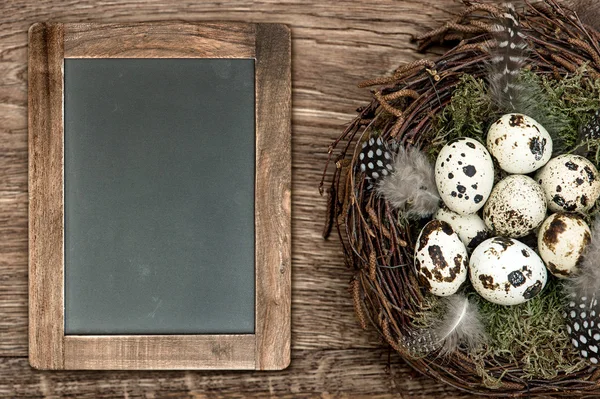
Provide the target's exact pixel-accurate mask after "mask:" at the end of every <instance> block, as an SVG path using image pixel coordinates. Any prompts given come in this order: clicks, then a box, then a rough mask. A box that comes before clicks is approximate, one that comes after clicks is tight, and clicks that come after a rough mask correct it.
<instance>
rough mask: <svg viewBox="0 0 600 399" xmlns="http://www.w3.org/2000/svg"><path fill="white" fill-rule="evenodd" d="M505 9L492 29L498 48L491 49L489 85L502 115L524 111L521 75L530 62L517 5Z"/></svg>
mask: <svg viewBox="0 0 600 399" xmlns="http://www.w3.org/2000/svg"><path fill="white" fill-rule="evenodd" d="M505 7H506V12H505V13H504V14H503V15H502V17H501V18H499V19H498V21H497V23H495V24H494V25H493V29H492V33H493V38H494V41H495V46H494V47H493V48H491V49H490V56H491V61H490V63H489V65H488V80H489V82H488V83H489V85H490V94H491V97H492V100H493V101H494V103H495V104H496V106H497V107H498V108H499V109H500V110H501V111H502V112H504V113H509V112H521V111H520V110H519V109H518V108H519V103H518V102H519V99H520V98H521V97H522V96H523V86H522V85H521V84H520V83H519V74H520V72H521V69H522V68H523V67H524V66H525V63H526V62H527V49H528V48H527V42H526V41H525V39H524V38H525V36H524V35H523V33H522V32H521V27H520V25H519V21H518V18H517V13H516V11H515V8H514V6H513V5H512V4H505Z"/></svg>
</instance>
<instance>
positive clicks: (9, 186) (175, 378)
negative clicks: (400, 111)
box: [0, 0, 469, 398]
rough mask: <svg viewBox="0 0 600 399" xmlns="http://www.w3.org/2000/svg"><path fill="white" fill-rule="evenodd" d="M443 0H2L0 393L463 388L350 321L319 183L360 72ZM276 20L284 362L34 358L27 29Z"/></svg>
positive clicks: (398, 59)
mask: <svg viewBox="0 0 600 399" xmlns="http://www.w3.org/2000/svg"><path fill="white" fill-rule="evenodd" d="M457 7H458V6H457V5H456V4H455V3H453V2H452V1H451V0H398V1H391V0H371V1H360V0H358V1H335V2H334V1H322V0H308V1H299V0H291V1H275V0H273V1H269V0H262V1H249V0H248V1H245V0H239V1H206V2H201V1H167V0H122V1H113V0H106V1H98V2H94V1H91V0H70V1H40V0H31V1H26V0H0V397H2V398H4V397H59V396H66V397H77V398H83V397H86V398H88V397H89V398H100V397H128V398H133V397H148V398H163V397H198V398H204V397H226V396H227V397H265V396H281V397H290V398H292V397H293V398H301V397H315V396H321V397H326V398H329V397H357V396H371V395H372V396H377V397H398V398H431V397H439V398H464V397H469V395H466V394H463V393H460V392H458V391H456V390H453V389H451V388H448V387H446V386H444V385H442V384H440V383H436V382H434V381H433V380H430V379H428V378H426V377H422V376H420V375H417V374H415V373H414V372H412V371H411V369H410V368H409V367H407V365H406V364H405V363H403V362H402V361H401V360H400V359H399V357H398V356H396V355H395V354H394V353H391V352H390V351H389V349H388V348H387V347H386V345H383V344H382V343H381V341H380V340H379V338H378V337H377V336H376V335H375V334H374V333H373V332H365V331H362V330H360V329H359V327H358V325H357V322H356V320H355V318H354V314H353V309H352V304H351V303H352V302H351V300H350V295H349V293H348V290H347V282H348V281H349V278H350V273H349V271H348V270H347V269H346V268H345V266H344V265H343V262H342V259H341V250H340V248H339V245H338V242H337V239H334V238H332V239H331V240H330V241H324V240H323V239H322V238H321V230H322V225H323V219H324V209H325V199H324V198H321V197H320V196H319V194H318V190H317V186H318V181H319V178H320V173H321V170H322V167H323V165H324V162H325V159H326V153H327V147H328V145H329V144H330V142H331V141H332V140H333V139H334V138H335V137H336V136H337V135H338V134H339V133H340V131H341V130H342V129H343V127H344V124H346V123H348V122H349V121H350V120H351V119H352V118H353V116H354V110H355V109H356V108H357V107H358V106H360V105H363V104H365V103H366V102H368V101H369V95H370V94H369V91H368V90H365V89H358V88H357V87H356V84H357V82H359V81H361V80H363V79H365V78H370V77H376V76H379V75H383V74H386V73H389V72H390V71H392V70H393V69H394V68H395V67H397V66H398V65H400V64H402V63H404V62H407V61H412V60H415V59H418V58H421V57H422V55H421V54H418V53H417V52H415V50H414V49H415V45H414V44H411V42H410V38H411V35H413V34H416V33H419V32H423V31H425V30H427V29H428V28H430V27H435V26H439V24H440V23H441V21H442V20H444V18H446V17H447V16H448V10H449V9H450V10H453V11H454V12H455V11H456V10H457ZM155 20H188V21H201V20H233V21H247V22H280V23H285V24H288V25H289V26H290V27H291V28H292V37H293V50H292V51H293V66H292V68H293V296H292V303H293V310H292V313H293V316H292V317H293V323H292V331H293V333H292V364H291V366H290V367H289V368H288V369H287V370H285V371H283V372H193V371H176V372H119V371H115V372H68V371H67V372H40V371H36V370H33V369H31V368H30V367H29V364H28V360H27V29H28V28H29V26H30V25H31V24H33V23H34V22H38V21H57V22H79V21H97V22H116V21H121V22H123V21H155Z"/></svg>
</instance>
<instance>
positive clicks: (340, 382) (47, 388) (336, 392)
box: [0, 349, 469, 399]
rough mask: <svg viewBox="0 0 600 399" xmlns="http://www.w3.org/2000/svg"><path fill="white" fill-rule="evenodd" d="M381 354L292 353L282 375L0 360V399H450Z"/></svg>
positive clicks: (449, 392) (443, 389) (383, 351)
mask: <svg viewBox="0 0 600 399" xmlns="http://www.w3.org/2000/svg"><path fill="white" fill-rule="evenodd" d="M388 355H389V352H388V351H387V350H386V349H372V350H369V351H366V350H354V349H347V350H306V351H304V350H303V351H294V352H293V354H292V362H291V364H290V367H289V368H288V369H286V370H285V371H284V372H279V371H253V372H215V371H208V372H198V371H145V372H128V371H77V372H73V371H70V372H69V371H53V372H49V371H43V372H40V371H36V370H31V369H30V368H29V367H28V365H27V360H26V359H23V358H2V359H0V397H3V398H4V397H9V398H13V397H23V398H25V397H26V398H58V397H66V398H77V399H101V398H157V399H158V398H173V399H174V398H190V399H191V398H194V399H207V398H236V399H246V398H285V399H303V398H319V397H320V398H324V399H329V398H389V397H394V396H395V397H397V398H415V399H431V398H452V399H464V398H467V397H469V396H468V395H465V394H455V393H454V392H455V391H453V390H452V389H450V388H447V387H444V386H440V385H436V384H432V383H431V380H429V379H427V378H425V377H420V376H417V375H415V374H414V373H412V372H411V370H410V369H409V368H407V366H405V365H403V364H402V363H401V362H399V360H398V358H397V357H396V356H393V357H392V361H391V362H388Z"/></svg>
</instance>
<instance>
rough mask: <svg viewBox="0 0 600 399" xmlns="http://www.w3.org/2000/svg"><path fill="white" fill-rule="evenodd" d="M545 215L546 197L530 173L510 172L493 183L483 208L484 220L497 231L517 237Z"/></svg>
mask: <svg viewBox="0 0 600 399" xmlns="http://www.w3.org/2000/svg"><path fill="white" fill-rule="evenodd" d="M545 217H546V197H545V196H544V192H543V190H542V188H541V187H540V186H539V184H537V183H536V182H535V181H534V180H533V179H532V178H531V177H528V176H524V175H511V176H508V177H506V178H504V179H503V180H501V181H500V182H498V184H496V186H495V187H494V190H493V191H492V193H491V195H490V198H489V199H488V201H487V202H486V204H485V207H484V208H483V221H484V222H485V225H486V226H487V228H488V229H490V230H492V231H494V232H495V233H496V234H498V235H502V236H505V237H513V238H519V237H524V236H526V235H527V234H529V233H531V232H533V230H534V229H535V228H537V227H538V226H539V225H540V224H542V222H543V221H544V219H545Z"/></svg>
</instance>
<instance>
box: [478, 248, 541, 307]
mask: <svg viewBox="0 0 600 399" xmlns="http://www.w3.org/2000/svg"><path fill="white" fill-rule="evenodd" d="M469 270H470V278H471V283H472V284H473V288H475V290H476V291H477V293H479V295H481V296H482V297H483V298H485V299H486V300H488V301H490V302H493V303H496V304H499V305H518V304H521V303H524V302H527V301H528V300H530V299H532V298H533V297H535V296H536V295H537V294H539V293H540V292H541V291H542V290H543V289H544V287H545V286H546V281H547V279H548V273H547V272H546V267H545V266H544V262H543V261H542V259H540V257H539V256H538V255H537V254H536V253H535V251H533V250H532V249H531V248H529V247H528V246H527V245H525V244H523V243H522V242H520V241H517V240H515V239H512V238H505V237H494V238H490V239H488V240H486V241H484V242H483V243H481V245H479V246H478V247H477V248H475V251H473V253H472V254H471V260H470V262H469Z"/></svg>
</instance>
